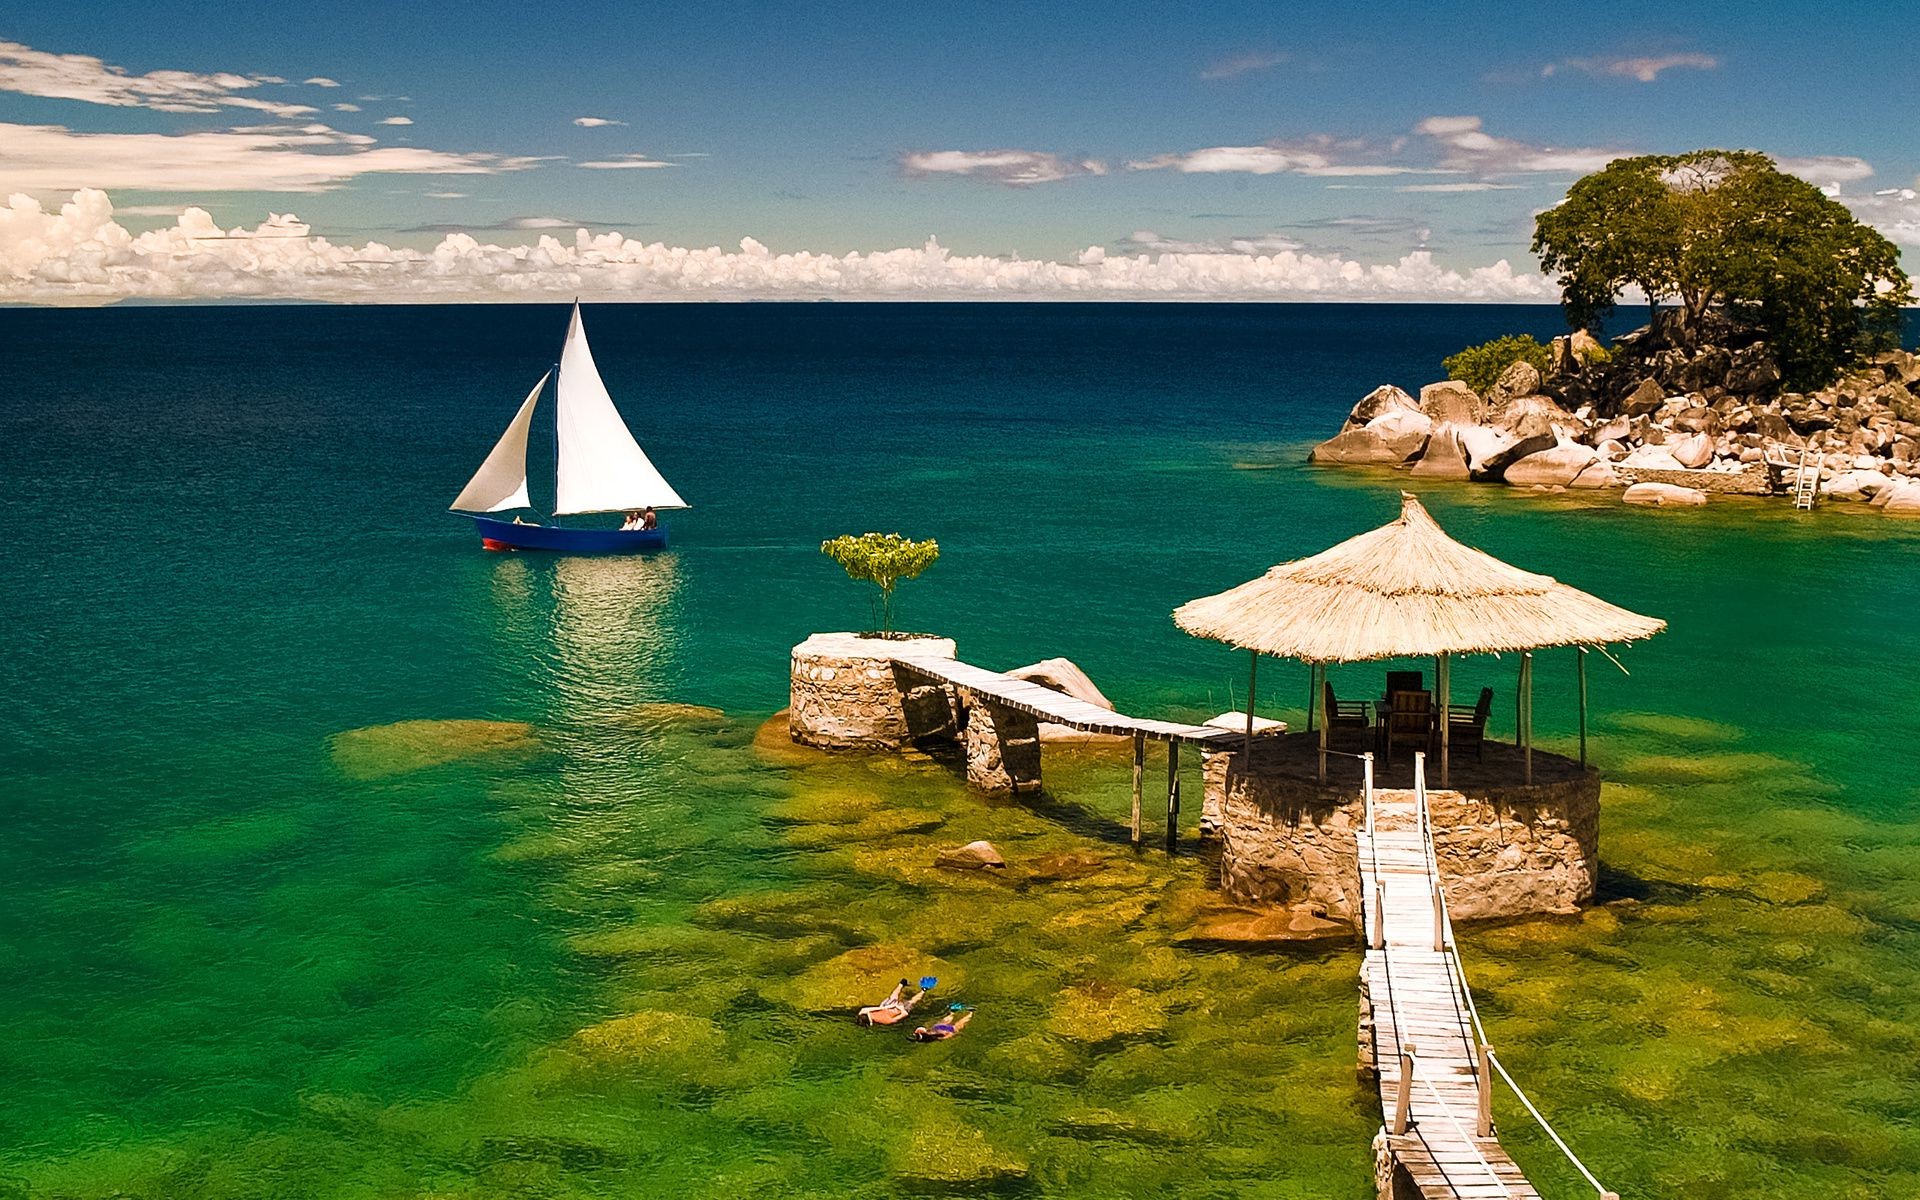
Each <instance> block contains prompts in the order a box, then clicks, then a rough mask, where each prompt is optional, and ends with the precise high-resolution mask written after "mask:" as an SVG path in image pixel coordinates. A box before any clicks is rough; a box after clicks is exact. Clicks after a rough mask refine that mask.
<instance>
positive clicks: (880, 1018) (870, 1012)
mask: <svg viewBox="0 0 1920 1200" xmlns="http://www.w3.org/2000/svg"><path fill="white" fill-rule="evenodd" d="M908 986H909V985H908V983H907V981H906V980H904V979H902V980H901V981H900V982H899V983H897V984H895V985H894V989H893V993H892V994H891V995H889V996H888V997H887V998H886V999H885V1000H882V1001H881V1002H880V1003H878V1004H869V1005H867V1006H866V1007H865V1008H863V1009H861V1010H860V1011H859V1012H858V1013H857V1014H855V1015H854V1018H853V1019H854V1020H855V1021H856V1022H858V1023H859V1024H861V1025H869V1026H871V1025H897V1024H899V1023H900V1022H902V1021H904V1020H906V1019H907V1014H908V1013H911V1012H912V1011H913V1006H914V1005H916V1004H918V1003H920V1001H922V1000H924V999H925V998H926V995H927V991H928V989H927V988H925V987H922V988H921V989H920V990H919V991H918V992H915V993H914V994H913V995H911V996H906V991H907V987H908ZM903 996H906V998H905V999H902V998H901V997H903Z"/></svg>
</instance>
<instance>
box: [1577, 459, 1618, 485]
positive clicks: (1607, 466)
mask: <svg viewBox="0 0 1920 1200" xmlns="http://www.w3.org/2000/svg"><path fill="white" fill-rule="evenodd" d="M1567 486H1568V487H1570V488H1610V487H1619V486H1620V477H1619V476H1618V475H1617V474H1615V473H1614V470H1613V464H1612V463H1610V462H1608V461H1607V460H1606V459H1605V458H1604V457H1596V458H1595V459H1594V460H1593V461H1592V462H1591V463H1589V464H1587V469H1586V470H1584V471H1582V472H1580V473H1579V474H1578V475H1576V476H1574V477H1573V482H1572V483H1569V484H1568V485H1567Z"/></svg>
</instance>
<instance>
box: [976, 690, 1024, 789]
mask: <svg viewBox="0 0 1920 1200" xmlns="http://www.w3.org/2000/svg"><path fill="white" fill-rule="evenodd" d="M966 706H967V732H966V750H967V782H968V783H970V784H972V785H973V786H974V787H977V788H980V789H982V790H984V791H989V792H1026V791H1038V790H1039V789H1040V723H1039V722H1038V721H1037V720H1035V719H1034V717H1033V715H1032V714H1031V713H1024V712H1020V711H1019V710H1017V709H1012V708H1007V707H1005V706H1004V705H1000V704H996V703H994V702H993V701H992V700H989V699H986V698H983V697H980V696H973V695H969V696H967V697H966Z"/></svg>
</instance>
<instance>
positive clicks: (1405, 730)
mask: <svg viewBox="0 0 1920 1200" xmlns="http://www.w3.org/2000/svg"><path fill="white" fill-rule="evenodd" d="M1389 701H1390V703H1391V705H1392V707H1391V708H1389V709H1388V710H1387V722H1386V724H1387V761H1389V762H1391V761H1393V752H1394V750H1395V749H1396V748H1398V747H1400V746H1406V747H1407V748H1408V749H1410V750H1425V749H1426V748H1427V743H1428V742H1429V741H1431V740H1432V738H1433V697H1432V696H1430V695H1428V694H1427V693H1426V692H1395V693H1393V695H1392V696H1391V697H1389Z"/></svg>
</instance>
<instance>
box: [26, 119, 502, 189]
mask: <svg viewBox="0 0 1920 1200" xmlns="http://www.w3.org/2000/svg"><path fill="white" fill-rule="evenodd" d="M539 161H540V160H538V159H534V158H509V157H504V156H502V155H498V154H455V153H448V152H446V151H441V150H427V149H423V148H417V147H412V146H379V145H376V144H375V140H374V139H373V138H371V137H368V136H366V135H365V134H351V133H342V132H341V131H339V130H337V129H332V128H329V127H328V126H325V125H318V124H309V125H258V126H248V127H243V128H239V129H226V130H203V131H200V132H197V133H179V134H163V133H75V132H74V131H73V130H70V129H67V128H65V127H64V126H60V125H10V124H5V123H0V163H5V180H6V183H7V185H8V186H9V187H12V188H18V189H20V190H22V191H29V192H62V191H71V190H72V189H73V188H75V187H77V186H80V185H83V184H86V185H92V186H97V187H105V188H131V189H138V190H140V191H149V192H234V191H255V192H320V191H326V190H327V189H329V188H333V187H336V186H338V185H339V184H341V183H342V182H344V181H346V180H348V179H352V178H354V177H355V176H359V175H367V174H372V173H375V172H385V173H397V174H417V175H491V174H494V173H496V172H500V171H518V170H524V169H525V168H527V167H531V166H533V165H535V164H536V163H537V162H539Z"/></svg>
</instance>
